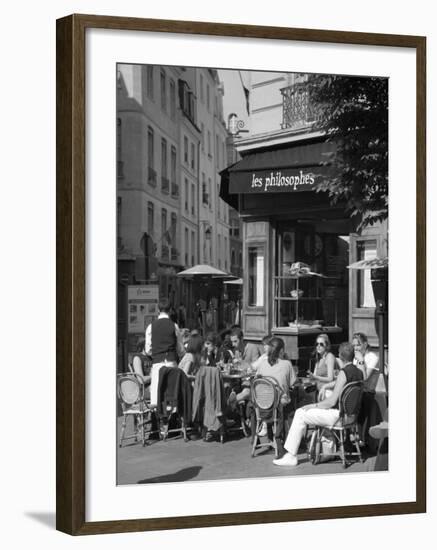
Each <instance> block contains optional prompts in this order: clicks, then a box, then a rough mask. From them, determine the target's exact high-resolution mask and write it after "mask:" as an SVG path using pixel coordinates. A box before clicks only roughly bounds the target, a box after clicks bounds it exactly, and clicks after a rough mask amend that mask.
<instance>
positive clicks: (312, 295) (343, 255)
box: [273, 221, 349, 330]
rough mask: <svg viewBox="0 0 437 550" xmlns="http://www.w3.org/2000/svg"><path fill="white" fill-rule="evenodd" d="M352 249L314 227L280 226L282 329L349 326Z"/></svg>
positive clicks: (277, 301) (278, 309) (277, 283)
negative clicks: (349, 282)
mask: <svg viewBox="0 0 437 550" xmlns="http://www.w3.org/2000/svg"><path fill="white" fill-rule="evenodd" d="M348 262H349V245H348V243H347V242H346V241H344V239H343V238H342V236H341V235H340V234H338V235H337V234H334V233H329V234H326V233H318V232H317V231H316V230H315V226H314V224H312V223H306V222H300V221H299V222H296V223H289V222H283V223H282V222H281V223H278V225H277V239H276V265H275V275H274V287H273V290H274V319H275V320H274V324H275V326H276V327H289V328H290V329H291V330H297V329H299V330H300V329H320V328H322V327H341V326H342V327H345V326H346V324H347V288H348V287H347V285H348V282H347V277H346V276H345V274H347V267H346V266H347V265H348Z"/></svg>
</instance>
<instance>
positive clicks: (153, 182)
mask: <svg viewBox="0 0 437 550" xmlns="http://www.w3.org/2000/svg"><path fill="white" fill-rule="evenodd" d="M147 183H148V184H149V185H151V186H152V187H156V172H155V170H154V169H153V168H152V167H151V166H149V170H148V177H147Z"/></svg>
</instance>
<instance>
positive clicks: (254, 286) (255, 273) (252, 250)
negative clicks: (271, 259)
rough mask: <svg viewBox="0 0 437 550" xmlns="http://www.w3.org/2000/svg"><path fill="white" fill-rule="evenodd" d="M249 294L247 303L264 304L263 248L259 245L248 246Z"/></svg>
mask: <svg viewBox="0 0 437 550" xmlns="http://www.w3.org/2000/svg"><path fill="white" fill-rule="evenodd" d="M248 257H249V262H248V268H249V289H248V290H249V292H248V294H249V296H248V305H249V306H253V307H262V306H263V305H264V250H263V248H261V247H260V246H249V249H248Z"/></svg>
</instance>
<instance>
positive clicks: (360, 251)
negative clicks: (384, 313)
mask: <svg viewBox="0 0 437 550" xmlns="http://www.w3.org/2000/svg"><path fill="white" fill-rule="evenodd" d="M377 244H378V243H377V241H376V239H368V240H360V241H358V242H357V249H356V253H357V261H360V260H372V259H373V258H376V256H377ZM370 274H371V270H370V269H357V303H356V307H359V308H368V307H375V298H374V296H373V290H372V283H371V280H370Z"/></svg>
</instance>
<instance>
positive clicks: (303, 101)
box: [281, 82, 316, 129]
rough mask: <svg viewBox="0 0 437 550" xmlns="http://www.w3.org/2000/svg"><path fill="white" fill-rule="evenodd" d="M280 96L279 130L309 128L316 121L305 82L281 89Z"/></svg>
mask: <svg viewBox="0 0 437 550" xmlns="http://www.w3.org/2000/svg"><path fill="white" fill-rule="evenodd" d="M281 94H282V124H281V128H283V129H284V128H301V127H305V126H311V125H312V124H313V123H314V122H315V121H316V113H315V109H314V106H313V105H311V102H310V99H309V92H308V85H307V83H306V82H301V83H297V84H293V85H292V86H287V87H286V88H282V89H281Z"/></svg>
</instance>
